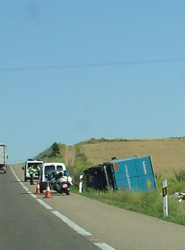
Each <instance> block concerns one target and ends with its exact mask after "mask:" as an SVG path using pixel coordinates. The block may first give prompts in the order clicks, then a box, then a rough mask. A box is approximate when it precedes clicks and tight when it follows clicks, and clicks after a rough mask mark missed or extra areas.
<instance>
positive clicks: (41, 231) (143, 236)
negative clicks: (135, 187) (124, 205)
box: [0, 165, 185, 250]
mask: <svg viewBox="0 0 185 250" xmlns="http://www.w3.org/2000/svg"><path fill="white" fill-rule="evenodd" d="M36 187H37V186H36V182H35V185H33V186H31V185H30V184H29V182H23V171H22V169H21V167H20V166H18V165H12V166H10V167H9V168H8V171H7V173H6V174H5V175H0V202H1V206H0V250H1V249H2V250H9V249H20V250H22V249H25V250H29V249H33V250H34V249H37V250H38V249H39V250H40V249H48V250H49V249H54V250H55V249H65V250H70V249H75V250H76V249H81V250H88V249H102V250H115V249H116V250H149V249H150V250H159V249H160V250H166V249H168V250H174V249H175V250H182V249H184V248H185V247H184V241H183V238H184V235H185V227H184V226H181V225H176V224H173V223H169V222H165V221H162V220H159V219H157V218H153V217H150V216H145V215H142V214H138V213H135V212H132V211H126V210H124V209H120V208H116V207H113V206H110V205H107V204H103V203H101V202H98V201H96V200H92V199H89V198H86V197H83V196H81V195H78V194H72V193H71V194H70V196H65V195H61V194H57V193H56V192H54V191H52V190H51V198H45V197H44V196H45V194H35V192H36ZM161 205H162V199H161Z"/></svg>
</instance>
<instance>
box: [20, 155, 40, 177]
mask: <svg viewBox="0 0 185 250" xmlns="http://www.w3.org/2000/svg"><path fill="white" fill-rule="evenodd" d="M42 163H43V161H42V160H41V159H28V160H27V161H26V162H25V165H24V166H23V167H22V169H23V170H24V181H27V180H28V179H30V174H29V170H28V169H29V167H30V166H33V168H34V169H35V173H34V174H33V178H34V179H38V172H37V166H38V165H41V164H42Z"/></svg>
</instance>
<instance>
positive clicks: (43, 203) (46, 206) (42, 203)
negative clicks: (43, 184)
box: [36, 199, 52, 209]
mask: <svg viewBox="0 0 185 250" xmlns="http://www.w3.org/2000/svg"><path fill="white" fill-rule="evenodd" d="M36 200H37V201H38V202H39V203H40V204H41V205H42V206H44V207H45V208H46V209H52V207H50V206H49V205H48V204H46V203H45V202H44V201H43V200H41V199H36Z"/></svg>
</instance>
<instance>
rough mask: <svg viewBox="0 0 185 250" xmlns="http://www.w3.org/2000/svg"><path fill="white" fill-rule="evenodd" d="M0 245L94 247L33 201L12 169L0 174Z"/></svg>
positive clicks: (4, 249)
mask: <svg viewBox="0 0 185 250" xmlns="http://www.w3.org/2000/svg"><path fill="white" fill-rule="evenodd" d="M0 249H1V250H12V249H15V250H49V249H54V250H55V249H57V250H58V249H65V250H66V249H71V250H74V249H79V250H81V249H87V250H88V249H89V250H95V249H98V248H97V247H96V246H95V245H93V244H92V242H90V241H89V240H88V239H86V238H85V237H83V236H81V235H79V234H77V233H76V232H75V231H74V230H72V229H71V228H70V227H69V226H67V225H66V224H65V223H64V222H62V221H61V220H59V219H58V217H56V216H55V215H54V214H52V213H51V212H50V211H48V209H45V208H44V207H43V206H41V205H40V203H39V202H37V200H36V199H34V198H33V197H32V196H30V194H29V193H28V192H26V190H25V189H23V187H22V186H21V185H20V183H19V182H18V181H17V180H16V179H15V176H14V175H13V174H12V171H11V170H10V169H8V171H7V173H6V174H5V175H4V174H1V175H0Z"/></svg>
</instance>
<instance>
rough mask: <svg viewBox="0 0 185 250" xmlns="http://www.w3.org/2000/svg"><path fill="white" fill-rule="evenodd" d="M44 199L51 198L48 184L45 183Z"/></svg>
mask: <svg viewBox="0 0 185 250" xmlns="http://www.w3.org/2000/svg"><path fill="white" fill-rule="evenodd" d="M45 198H51V193H50V186H49V182H46V194H45Z"/></svg>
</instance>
